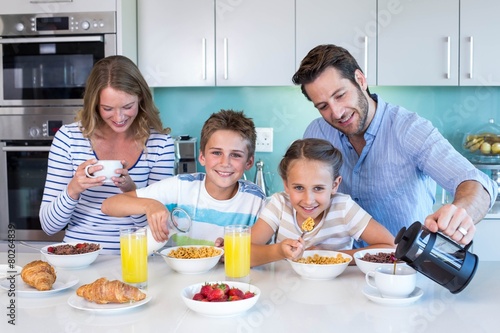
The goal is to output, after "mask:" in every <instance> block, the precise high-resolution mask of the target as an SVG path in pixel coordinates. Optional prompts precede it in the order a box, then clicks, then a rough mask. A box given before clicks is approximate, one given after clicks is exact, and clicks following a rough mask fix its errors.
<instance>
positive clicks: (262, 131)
mask: <svg viewBox="0 0 500 333" xmlns="http://www.w3.org/2000/svg"><path fill="white" fill-rule="evenodd" d="M255 131H256V132H257V142H256V145H255V151H256V152H265V153H272V152H273V129H272V128H271V127H256V128H255Z"/></svg>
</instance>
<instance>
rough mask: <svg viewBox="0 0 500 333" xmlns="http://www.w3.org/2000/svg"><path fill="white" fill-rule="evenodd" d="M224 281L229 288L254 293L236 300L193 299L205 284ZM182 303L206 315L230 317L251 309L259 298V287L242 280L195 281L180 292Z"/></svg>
mask: <svg viewBox="0 0 500 333" xmlns="http://www.w3.org/2000/svg"><path fill="white" fill-rule="evenodd" d="M216 283H217V284H218V283H225V284H227V285H228V286H229V287H230V288H238V289H240V290H241V291H243V292H247V291H249V292H252V293H254V294H255V295H254V296H253V297H251V298H247V299H241V300H237V301H225V302H204V301H197V300H194V299H193V297H194V295H195V294H197V293H199V292H200V291H201V288H202V287H203V286H204V285H206V284H216ZM181 297H182V300H183V301H184V304H186V306H187V307H188V308H189V309H191V310H192V311H194V312H197V313H199V314H201V315H204V316H208V317H232V316H237V315H239V314H242V313H243V312H245V311H247V310H249V309H251V308H252V307H253V306H254V305H255V304H256V303H257V301H258V300H259V297H260V289H259V288H257V287H256V286H254V285H251V284H248V283H244V282H233V281H221V282H204V283H197V284H193V285H190V286H189V287H186V288H184V289H183V290H182V292H181Z"/></svg>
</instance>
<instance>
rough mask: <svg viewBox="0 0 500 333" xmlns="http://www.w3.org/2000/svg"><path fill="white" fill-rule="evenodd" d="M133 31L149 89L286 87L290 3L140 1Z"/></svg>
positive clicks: (291, 46)
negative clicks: (137, 32)
mask: <svg viewBox="0 0 500 333" xmlns="http://www.w3.org/2000/svg"><path fill="white" fill-rule="evenodd" d="M138 29H139V68H140V69H141V71H142V72H143V73H144V75H145V77H146V80H147V81H148V83H149V84H150V85H151V86H152V87H169V86H214V85H216V86H278V85H291V77H292V75H293V73H294V69H295V57H294V55H295V34H294V31H295V1H294V0H273V1H266V0H252V1H236V0H215V1H214V0H140V1H139V3H138Z"/></svg>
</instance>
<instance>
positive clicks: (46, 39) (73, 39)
mask: <svg viewBox="0 0 500 333" xmlns="http://www.w3.org/2000/svg"><path fill="white" fill-rule="evenodd" d="M102 41H103V37H102V36H81V37H39V38H38V37H37V38H0V44H28V43H64V42H66V43H71V42H102Z"/></svg>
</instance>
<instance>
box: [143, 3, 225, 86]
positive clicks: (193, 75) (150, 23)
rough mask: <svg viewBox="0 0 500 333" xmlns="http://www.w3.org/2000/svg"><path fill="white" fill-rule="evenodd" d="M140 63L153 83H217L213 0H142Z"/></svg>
mask: <svg viewBox="0 0 500 333" xmlns="http://www.w3.org/2000/svg"><path fill="white" fill-rule="evenodd" d="M137 20H138V36H139V39H138V63H139V68H140V70H141V72H142V73H143V75H144V77H145V79H146V81H147V82H148V84H149V85H150V86H151V87H161V86H213V85H214V84H215V16H214V1H213V0H208V1H207V0H185V1H182V0H180V1H179V0H139V1H138V9H137Z"/></svg>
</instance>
